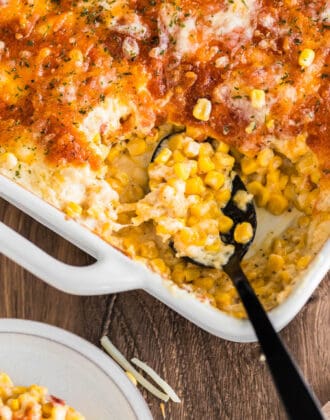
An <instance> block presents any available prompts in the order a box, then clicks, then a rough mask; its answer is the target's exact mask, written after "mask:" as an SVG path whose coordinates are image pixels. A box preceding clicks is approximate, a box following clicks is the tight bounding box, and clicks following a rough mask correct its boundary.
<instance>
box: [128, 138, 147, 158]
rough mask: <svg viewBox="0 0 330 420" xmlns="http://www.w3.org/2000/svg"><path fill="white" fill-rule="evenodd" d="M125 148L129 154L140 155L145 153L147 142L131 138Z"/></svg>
mask: <svg viewBox="0 0 330 420" xmlns="http://www.w3.org/2000/svg"><path fill="white" fill-rule="evenodd" d="M127 149H128V151H129V153H130V155H131V156H140V155H143V153H145V151H146V149H147V144H146V142H145V140H143V139H139V138H136V139H132V140H130V141H129V142H128V143H127Z"/></svg>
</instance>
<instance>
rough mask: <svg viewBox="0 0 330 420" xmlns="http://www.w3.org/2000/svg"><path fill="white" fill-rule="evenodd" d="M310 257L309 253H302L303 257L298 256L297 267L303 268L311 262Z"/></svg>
mask: <svg viewBox="0 0 330 420" xmlns="http://www.w3.org/2000/svg"><path fill="white" fill-rule="evenodd" d="M311 259H312V257H311V256H310V255H304V256H303V257H300V258H299V260H298V261H297V268H298V269H299V270H304V269H305V268H306V267H307V266H308V264H309V263H310V262H311Z"/></svg>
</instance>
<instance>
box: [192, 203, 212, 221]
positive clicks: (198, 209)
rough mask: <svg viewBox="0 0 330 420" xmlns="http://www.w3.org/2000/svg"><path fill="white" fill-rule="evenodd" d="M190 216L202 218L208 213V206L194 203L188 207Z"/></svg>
mask: <svg viewBox="0 0 330 420" xmlns="http://www.w3.org/2000/svg"><path fill="white" fill-rule="evenodd" d="M189 211H190V214H191V215H192V216H195V217H198V218H202V217H203V216H205V215H206V214H207V212H208V211H209V206H208V205H207V204H206V203H195V204H192V205H191V206H190V207H189Z"/></svg>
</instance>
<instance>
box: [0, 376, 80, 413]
mask: <svg viewBox="0 0 330 420" xmlns="http://www.w3.org/2000/svg"><path fill="white" fill-rule="evenodd" d="M44 419H49V420H84V417H83V416H82V415H81V414H79V413H77V412H76V411H75V410H74V409H73V408H71V407H69V406H68V405H67V404H66V403H65V402H64V401H63V400H61V399H59V398H56V397H54V396H52V395H48V392H47V389H46V388H45V387H42V386H39V385H30V386H15V385H14V384H13V382H12V381H11V379H10V378H9V376H8V375H7V374H5V373H1V372H0V420H44Z"/></svg>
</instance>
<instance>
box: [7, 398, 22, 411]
mask: <svg viewBox="0 0 330 420" xmlns="http://www.w3.org/2000/svg"><path fill="white" fill-rule="evenodd" d="M7 404H8V406H9V407H10V408H11V409H12V410H13V411H17V410H19V408H20V403H19V400H18V399H17V398H13V399H10V400H8V401H7Z"/></svg>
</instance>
